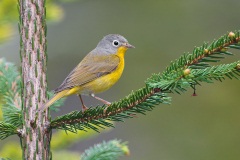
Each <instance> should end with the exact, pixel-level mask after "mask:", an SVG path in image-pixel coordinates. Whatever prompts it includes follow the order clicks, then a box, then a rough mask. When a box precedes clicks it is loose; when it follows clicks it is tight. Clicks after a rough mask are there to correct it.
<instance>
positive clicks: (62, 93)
mask: <svg viewBox="0 0 240 160" xmlns="http://www.w3.org/2000/svg"><path fill="white" fill-rule="evenodd" d="M67 92H68V90H64V91H61V92H59V93H57V94H55V95H54V96H53V97H52V98H51V99H50V100H48V101H47V102H46V103H45V104H44V105H43V106H42V107H41V108H39V109H38V111H40V112H43V111H44V110H46V109H47V108H48V107H50V106H51V105H52V104H53V103H54V102H56V101H57V100H59V99H60V98H63V97H64V96H65V95H66V94H67Z"/></svg>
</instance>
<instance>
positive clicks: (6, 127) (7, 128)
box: [0, 121, 18, 140]
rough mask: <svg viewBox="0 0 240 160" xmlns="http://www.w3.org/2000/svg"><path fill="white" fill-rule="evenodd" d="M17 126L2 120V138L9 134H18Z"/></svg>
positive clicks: (0, 135)
mask: <svg viewBox="0 0 240 160" xmlns="http://www.w3.org/2000/svg"><path fill="white" fill-rule="evenodd" d="M17 133H18V131H17V127H15V126H14V125H12V124H9V123H4V122H1V121H0V139H1V140H2V139H5V138H7V137H8V136H11V135H14V134H17Z"/></svg>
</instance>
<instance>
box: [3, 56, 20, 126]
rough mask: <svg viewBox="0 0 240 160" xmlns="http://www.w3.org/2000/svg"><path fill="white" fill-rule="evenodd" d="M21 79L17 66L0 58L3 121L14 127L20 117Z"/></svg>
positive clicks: (18, 123)
mask: <svg viewBox="0 0 240 160" xmlns="http://www.w3.org/2000/svg"><path fill="white" fill-rule="evenodd" d="M20 93H21V79H20V74H19V72H18V70H17V67H16V66H15V65H13V64H12V63H9V62H7V61H6V60H5V59H4V58H0V95H1V96H2V98H3V99H2V100H3V107H2V111H3V119H4V122H5V123H9V124H12V125H14V126H16V127H18V126H20V125H21V124H22V119H21V117H22V116H21V103H22V102H21V98H20V95H21V94H20Z"/></svg>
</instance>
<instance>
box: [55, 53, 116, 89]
mask: <svg viewBox="0 0 240 160" xmlns="http://www.w3.org/2000/svg"><path fill="white" fill-rule="evenodd" d="M119 62H120V59H119V57H118V56H116V55H107V56H97V55H88V56H86V57H85V58H84V59H83V60H82V61H81V62H80V64H79V65H78V66H77V67H76V68H74V69H73V71H72V72H71V73H70V74H69V75H68V76H67V78H66V79H65V80H64V81H63V83H62V84H61V85H60V86H59V87H58V88H57V89H56V90H55V93H58V92H61V91H63V90H66V89H71V88H73V87H76V86H81V85H84V84H86V83H88V82H91V81H93V80H95V79H97V78H99V77H101V76H103V75H106V74H109V73H111V72H113V71H114V70H115V69H116V68H117V66H118V64H119Z"/></svg>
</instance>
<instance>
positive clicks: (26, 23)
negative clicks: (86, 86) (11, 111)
mask: <svg viewBox="0 0 240 160" xmlns="http://www.w3.org/2000/svg"><path fill="white" fill-rule="evenodd" d="M19 8H20V22H19V28H20V56H21V62H22V78H23V93H22V100H23V101H22V102H23V104H22V110H23V129H22V135H21V136H22V137H21V142H22V143H21V144H22V149H23V159H30V160H32V159H36V160H41V159H46V160H48V159H50V158H51V156H50V139H51V130H49V129H48V125H47V124H49V115H48V112H47V111H46V112H45V113H43V114H38V115H36V111H37V109H38V108H39V107H40V106H42V105H43V104H44V103H45V101H46V98H47V83H46V62H47V57H46V23H45V16H46V15H45V13H46V12H45V6H44V0H20V1H19Z"/></svg>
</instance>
